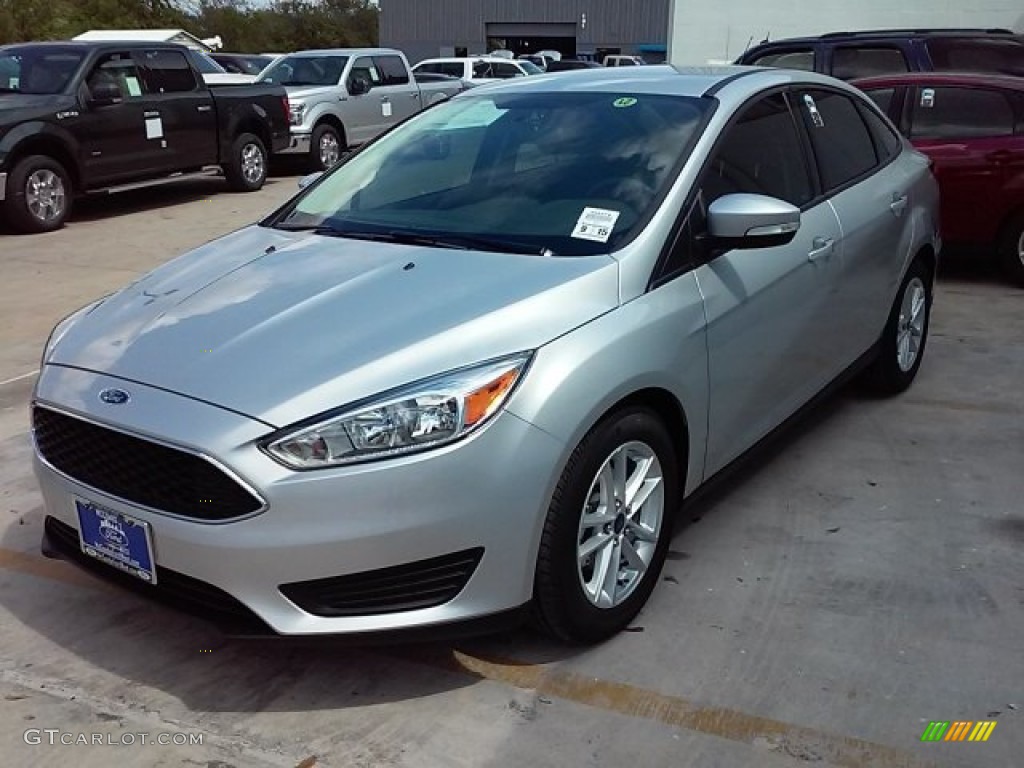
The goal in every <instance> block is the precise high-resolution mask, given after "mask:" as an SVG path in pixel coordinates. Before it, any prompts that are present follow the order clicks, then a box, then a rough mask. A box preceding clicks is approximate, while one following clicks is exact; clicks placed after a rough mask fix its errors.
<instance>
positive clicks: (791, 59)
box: [750, 48, 814, 72]
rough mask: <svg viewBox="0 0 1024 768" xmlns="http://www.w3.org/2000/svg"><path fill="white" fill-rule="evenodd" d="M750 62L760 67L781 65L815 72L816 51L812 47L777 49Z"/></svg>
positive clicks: (785, 67)
mask: <svg viewBox="0 0 1024 768" xmlns="http://www.w3.org/2000/svg"><path fill="white" fill-rule="evenodd" d="M750 63H751V64H753V65H755V66H758V67H781V68H783V69H801V70H804V71H805V72H813V71H814V51H813V49H811V48H806V49H799V50H788V51H775V52H772V53H765V54H763V55H761V56H758V57H757V58H756V59H754V60H753V61H752V62H750Z"/></svg>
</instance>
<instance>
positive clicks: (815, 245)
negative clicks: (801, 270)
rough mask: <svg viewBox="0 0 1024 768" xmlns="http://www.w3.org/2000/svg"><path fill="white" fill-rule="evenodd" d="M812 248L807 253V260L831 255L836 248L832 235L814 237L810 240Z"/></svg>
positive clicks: (815, 259)
mask: <svg viewBox="0 0 1024 768" xmlns="http://www.w3.org/2000/svg"><path fill="white" fill-rule="evenodd" d="M811 246H812V250H811V251H810V252H809V253H808V254H807V260H808V261H817V260H818V259H820V258H822V257H823V256H831V255H832V252H833V251H834V250H835V249H836V239H835V238H834V237H816V238H814V240H812V241H811Z"/></svg>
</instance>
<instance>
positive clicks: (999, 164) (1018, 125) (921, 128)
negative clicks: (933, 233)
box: [854, 72, 1024, 285]
mask: <svg viewBox="0 0 1024 768" xmlns="http://www.w3.org/2000/svg"><path fill="white" fill-rule="evenodd" d="M854 84H855V85H857V86H858V87H859V88H861V90H863V91H864V92H865V93H867V94H868V96H870V97H871V98H872V99H874V100H875V101H876V102H877V103H878V105H879V107H881V108H882V109H883V110H884V111H885V112H887V113H888V115H889V117H890V118H891V119H892V121H893V122H894V123H895V124H896V125H897V126H899V128H900V130H901V131H903V133H904V134H905V135H906V136H909V137H910V140H911V141H912V142H913V144H914V146H915V147H917V149H918V150H920V151H921V152H923V153H924V154H926V155H927V156H928V157H929V158H931V160H932V164H933V168H934V172H935V176H936V178H937V179H938V181H939V188H940V189H941V191H942V206H941V210H942V214H941V225H940V226H941V230H942V239H943V242H945V243H947V244H949V245H961V246H973V247H978V246H981V247H986V248H989V249H991V250H992V251H993V253H994V254H995V256H996V257H997V259H998V261H999V263H1000V265H1001V266H1002V267H1003V269H1004V270H1005V272H1006V274H1007V276H1008V277H1009V278H1010V279H1012V280H1014V281H1016V282H1018V283H1020V284H1021V285H1024V79H1021V78H1018V77H1000V76H995V75H976V74H938V73H928V72H917V73H913V74H905V75H894V76H889V77H877V78H871V79H865V80H858V81H855V83H854Z"/></svg>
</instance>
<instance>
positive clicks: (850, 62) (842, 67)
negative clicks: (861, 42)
mask: <svg viewBox="0 0 1024 768" xmlns="http://www.w3.org/2000/svg"><path fill="white" fill-rule="evenodd" d="M909 70H910V67H909V65H908V64H907V57H906V56H904V55H903V51H901V50H900V49H899V48H897V47H895V46H879V47H875V48H861V47H853V46H842V47H839V48H836V49H835V50H833V51H832V76H833V77H837V78H839V79H840V80H854V79H856V78H858V77H873V76H875V75H890V74H895V73H898V72H907V71H909Z"/></svg>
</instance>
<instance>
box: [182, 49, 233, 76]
mask: <svg viewBox="0 0 1024 768" xmlns="http://www.w3.org/2000/svg"><path fill="white" fill-rule="evenodd" d="M189 54H190V55H191V56H192V63H193V64H194V65H195V68H196V69H198V70H199V73H200V74H202V75H223V74H224V73H225V72H227V70H226V69H224V67H222V66H221V65H220V64H218V63H217V62H216V61H214V60H213V59H211V58H210V57H209V56H207V55H206V54H205V53H203V52H202V51H189Z"/></svg>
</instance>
